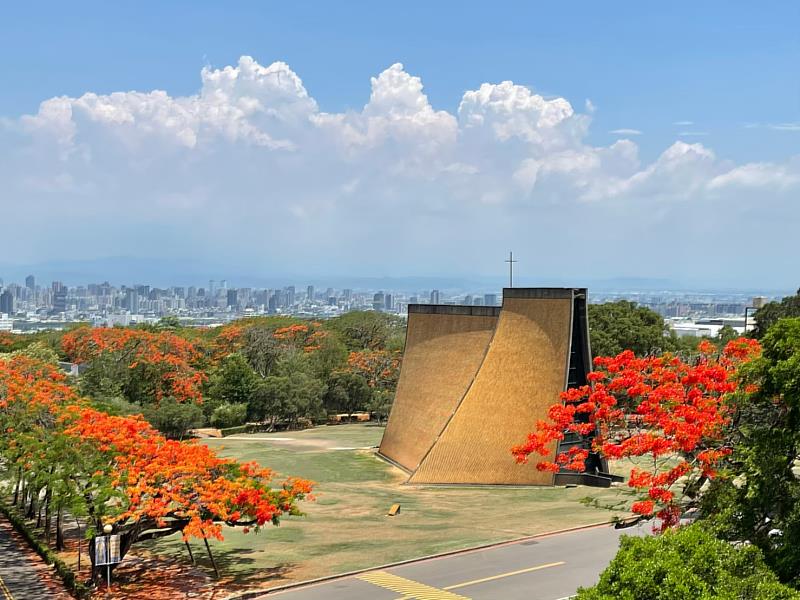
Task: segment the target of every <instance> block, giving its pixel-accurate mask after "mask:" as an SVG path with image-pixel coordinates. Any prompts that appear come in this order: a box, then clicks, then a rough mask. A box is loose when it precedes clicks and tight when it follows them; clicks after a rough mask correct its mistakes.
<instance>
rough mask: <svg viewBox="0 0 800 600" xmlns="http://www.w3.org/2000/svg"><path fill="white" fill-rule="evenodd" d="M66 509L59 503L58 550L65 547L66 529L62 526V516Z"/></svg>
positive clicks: (57, 512) (57, 523)
mask: <svg viewBox="0 0 800 600" xmlns="http://www.w3.org/2000/svg"><path fill="white" fill-rule="evenodd" d="M63 513H64V509H63V508H62V507H61V505H60V504H59V505H58V510H56V550H58V551H61V550H63V549H64V529H63V526H62V516H63Z"/></svg>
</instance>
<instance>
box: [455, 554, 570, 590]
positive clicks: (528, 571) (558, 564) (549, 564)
mask: <svg viewBox="0 0 800 600" xmlns="http://www.w3.org/2000/svg"><path fill="white" fill-rule="evenodd" d="M563 564H564V561H563V560H562V561H560V562H554V563H547V564H546V565H539V566H536V567H528V568H527V569H520V570H519V571H509V572H508V573H501V574H500V575H492V576H491V577H484V578H483V579H473V580H472V581H465V582H464V583H457V584H456V585H448V586H447V587H445V588H442V589H444V590H456V589H458V588H462V587H467V586H468V585H475V584H478V583H484V582H486V581H494V580H495V579H503V578H504V577H511V576H512V575H522V574H523V573H531V572H533V571H541V570H542V569H549V568H550V567H560V566H561V565H563Z"/></svg>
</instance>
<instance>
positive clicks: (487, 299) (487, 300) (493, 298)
mask: <svg viewBox="0 0 800 600" xmlns="http://www.w3.org/2000/svg"><path fill="white" fill-rule="evenodd" d="M483 303H484V305H486V306H497V294H484V295H483Z"/></svg>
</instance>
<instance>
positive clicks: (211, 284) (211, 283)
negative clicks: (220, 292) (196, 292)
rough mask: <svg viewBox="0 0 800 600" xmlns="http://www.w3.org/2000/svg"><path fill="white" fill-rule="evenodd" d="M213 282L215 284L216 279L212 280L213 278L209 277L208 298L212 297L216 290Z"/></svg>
mask: <svg viewBox="0 0 800 600" xmlns="http://www.w3.org/2000/svg"><path fill="white" fill-rule="evenodd" d="M215 284H216V281H214V280H213V279H209V280H208V296H209V298H213V297H214V294H215V293H216V291H217V289H216V287H214V286H215Z"/></svg>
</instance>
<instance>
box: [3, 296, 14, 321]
mask: <svg viewBox="0 0 800 600" xmlns="http://www.w3.org/2000/svg"><path fill="white" fill-rule="evenodd" d="M0 313H5V314H7V315H13V314H14V294H12V293H11V291H10V290H6V291H5V292H3V293H2V294H0Z"/></svg>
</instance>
